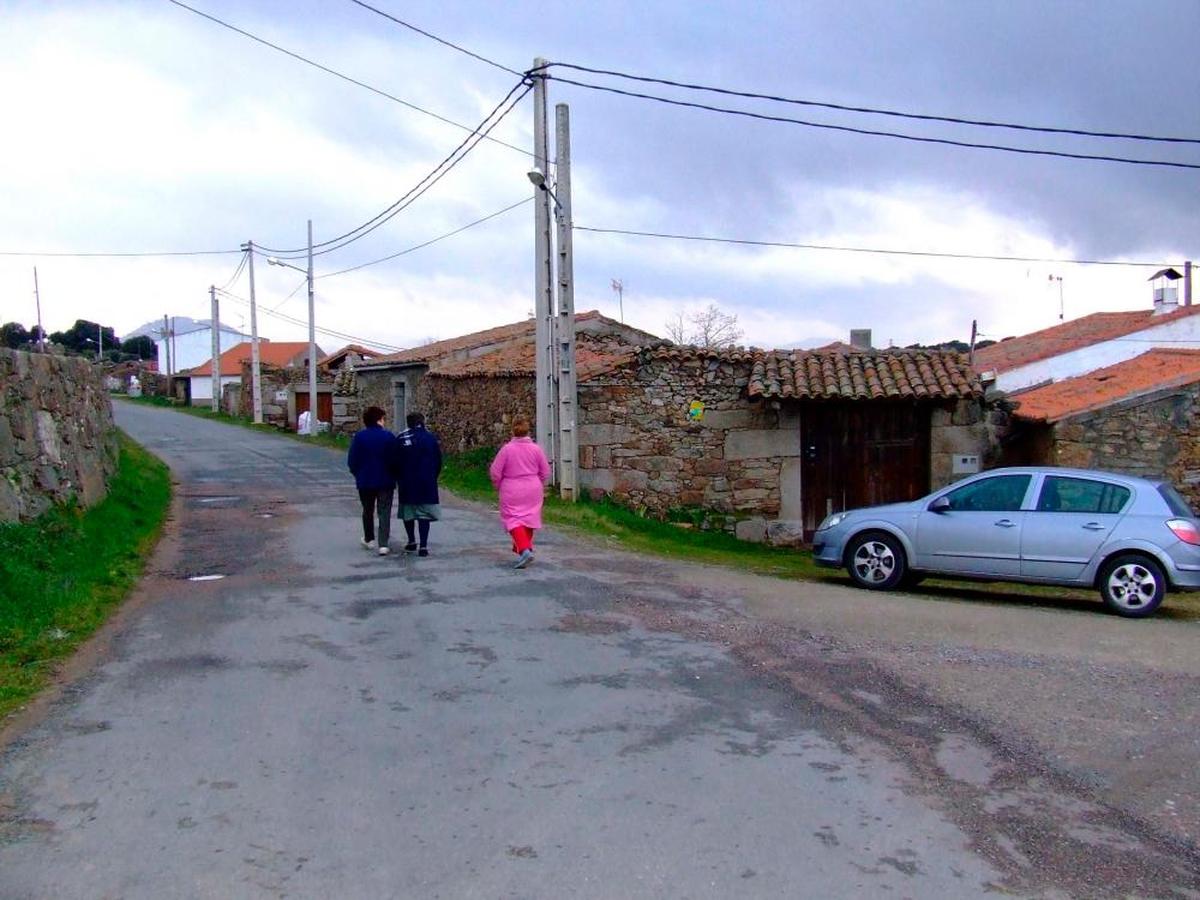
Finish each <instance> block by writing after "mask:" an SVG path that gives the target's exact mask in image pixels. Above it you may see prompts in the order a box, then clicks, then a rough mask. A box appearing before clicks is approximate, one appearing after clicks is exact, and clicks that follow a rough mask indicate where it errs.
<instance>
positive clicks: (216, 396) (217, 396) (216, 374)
mask: <svg viewBox="0 0 1200 900" xmlns="http://www.w3.org/2000/svg"><path fill="white" fill-rule="evenodd" d="M208 299H209V300H210V301H211V302H212V411H213V412H220V411H221V310H220V308H219V307H218V305H217V303H218V301H217V288H216V286H215V285H210V286H209V288H208Z"/></svg>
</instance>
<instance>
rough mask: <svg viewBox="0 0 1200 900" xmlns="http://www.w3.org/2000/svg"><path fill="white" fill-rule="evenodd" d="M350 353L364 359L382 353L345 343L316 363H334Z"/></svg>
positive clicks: (325, 364) (360, 345) (370, 358)
mask: <svg viewBox="0 0 1200 900" xmlns="http://www.w3.org/2000/svg"><path fill="white" fill-rule="evenodd" d="M260 349H261V348H260ZM351 353H357V354H358V356H359V358H361V359H364V360H374V359H377V358H378V357H380V356H382V355H383V354H382V353H380V352H379V351H378V350H372V349H370V348H369V347H364V346H363V345H362V344H347V345H346V346H345V347H343V348H342V349H340V350H335V351H333V352H332V353H330V354H329V355H328V356H322V357H321V358H319V359H318V360H317V365H320V366H327V365H329V364H330V363H335V362H338V361H339V360H342V359H345V358H346V357H347V356H349V355H350V354H351Z"/></svg>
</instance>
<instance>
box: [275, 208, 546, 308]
mask: <svg viewBox="0 0 1200 900" xmlns="http://www.w3.org/2000/svg"><path fill="white" fill-rule="evenodd" d="M532 199H533V196H532V195H531V196H529V197H526V198H525V199H524V200H518V201H517V202H516V203H514V204H512V205H511V206H506V207H504V209H500V210H497V211H496V212H494V213H492V214H491V215H487V216H484V217H483V218H482V219H476V220H475V221H474V222H468V223H467V224H466V225H463V226H462V227H461V228H455V229H454V230H453V231H448V232H446V233H445V234H443V235H439V236H438V237H435V238H430V239H429V240H427V241H424V242H423V243H420V244H416V245H414V246H412V247H408V248H406V249H404V250H401V251H399V252H397V253H392V254H389V255H388V256H382V257H380V258H379V259H373V260H371V261H370V262H365V263H359V264H358V265H357V266H349V267H347V268H345V269H338V270H337V271H336V272H326V273H325V274H324V275H318V276H316V277H317V278H332V277H333V276H334V275H345V274H346V273H347V272H355V271H357V270H358V269H365V268H367V266H375V265H378V264H379V263H383V262H387V261H388V260H391V259H395V258H396V257H398V256H404V255H406V254H408V253H412V252H413V251H415V250H422V249H424V248H425V247H428V246H430V245H431V244H436V243H437V242H438V241H444V240H445V239H446V238H449V237H454V235H456V234H461V233H462V232H464V231H466V230H467V229H468V228H474V227H475V226H476V225H482V224H483V223H484V222H488V221H491V220H492V219H495V218H496V217H497V216H502V215H504V214H505V213H506V212H511V211H512V210H514V209H516V208H517V207H518V206H524V205H525V204H526V203H528V202H529V201H530V200H532ZM292 293H295V291H293V292H292Z"/></svg>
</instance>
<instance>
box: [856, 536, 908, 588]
mask: <svg viewBox="0 0 1200 900" xmlns="http://www.w3.org/2000/svg"><path fill="white" fill-rule="evenodd" d="M846 569H847V571H848V572H849V573H850V577H851V578H852V579H854V583H855V584H857V585H858V586H859V587H864V588H867V590H871V591H890V590H892V589H893V588H895V587H896V586H897V585H899V584H900V582H901V581H903V580H904V576H905V574H906V573H907V571H908V560H907V559H905V556H904V548H903V547H901V546H900V542H899V541H898V540H896V539H895V538H894V537H892V536H891V535H890V534H886V533H884V532H881V531H869V532H867V533H866V534H860V535H857V536H856V537H855V538H854V539H853V540H852V541H851V542H850V546H849V548H847V550H846Z"/></svg>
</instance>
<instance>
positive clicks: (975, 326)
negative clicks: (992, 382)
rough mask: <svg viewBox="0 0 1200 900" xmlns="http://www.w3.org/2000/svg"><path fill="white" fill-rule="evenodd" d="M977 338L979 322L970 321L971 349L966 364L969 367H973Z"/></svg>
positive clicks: (975, 320) (976, 320)
mask: <svg viewBox="0 0 1200 900" xmlns="http://www.w3.org/2000/svg"><path fill="white" fill-rule="evenodd" d="M978 336H979V320H978V319H972V320H971V349H970V351H969V353H968V355H967V362H968V363H969V364H970V365H972V366H973V365H975V338H977V337H978Z"/></svg>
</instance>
